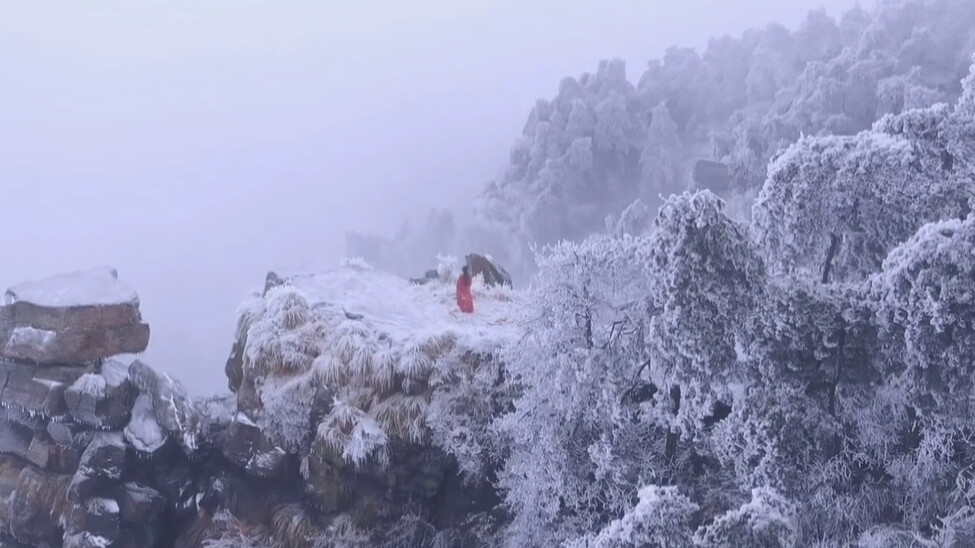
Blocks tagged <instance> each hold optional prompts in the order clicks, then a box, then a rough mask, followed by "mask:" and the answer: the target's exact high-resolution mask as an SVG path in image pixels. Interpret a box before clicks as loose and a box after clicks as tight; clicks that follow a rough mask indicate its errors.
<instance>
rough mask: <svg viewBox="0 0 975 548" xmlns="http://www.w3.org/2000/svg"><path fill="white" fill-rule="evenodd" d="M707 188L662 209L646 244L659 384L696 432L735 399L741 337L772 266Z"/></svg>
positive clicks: (682, 424) (684, 424) (678, 423)
mask: <svg viewBox="0 0 975 548" xmlns="http://www.w3.org/2000/svg"><path fill="white" fill-rule="evenodd" d="M723 206H724V204H723V202H722V201H721V200H720V199H718V198H717V197H716V196H714V195H713V194H711V193H710V192H708V191H703V192H698V193H696V194H686V193H685V194H683V195H681V196H674V197H672V198H671V199H670V200H668V201H667V203H666V204H664V205H663V207H661V208H660V213H659V214H658V216H657V218H656V220H655V221H654V230H653V232H652V233H651V235H650V236H649V238H648V241H647V245H646V246H645V257H644V261H645V262H644V264H645V267H646V268H647V269H648V273H649V277H650V279H651V280H652V281H651V287H650V293H651V295H652V303H653V308H654V311H653V315H652V318H651V320H650V323H649V326H648V331H647V340H648V345H649V348H650V350H651V354H650V356H651V364H650V372H651V376H652V378H653V380H654V382H655V383H656V384H657V385H658V386H661V387H665V388H666V390H667V391H668V392H669V394H670V402H669V405H670V406H672V409H671V411H672V412H673V414H674V417H675V418H674V423H673V424H674V426H675V427H678V428H681V429H685V430H688V431H691V432H693V431H694V430H695V429H696V428H697V427H699V426H700V425H701V421H702V420H703V419H704V417H705V416H707V415H709V414H711V412H712V409H713V407H714V405H715V403H716V402H717V401H720V400H721V399H724V400H725V401H728V399H729V398H730V393H729V386H730V383H731V382H732V381H733V380H734V379H735V378H736V376H737V372H736V367H737V361H738V360H737V354H736V348H737V347H738V339H739V334H738V333H737V328H738V327H739V326H740V325H742V324H741V320H742V319H744V318H746V317H747V316H748V314H749V313H750V312H751V310H752V308H753V307H754V306H755V304H756V302H757V298H758V297H759V295H761V293H762V292H763V290H764V284H765V267H764V264H763V262H762V259H761V257H760V256H759V255H758V250H757V249H756V248H755V246H754V245H753V244H752V242H751V240H750V238H749V235H748V230H747V227H745V226H744V225H742V224H740V223H737V222H735V221H732V220H731V219H729V218H728V217H726V216H725V215H724V213H723V212H722V208H723Z"/></svg>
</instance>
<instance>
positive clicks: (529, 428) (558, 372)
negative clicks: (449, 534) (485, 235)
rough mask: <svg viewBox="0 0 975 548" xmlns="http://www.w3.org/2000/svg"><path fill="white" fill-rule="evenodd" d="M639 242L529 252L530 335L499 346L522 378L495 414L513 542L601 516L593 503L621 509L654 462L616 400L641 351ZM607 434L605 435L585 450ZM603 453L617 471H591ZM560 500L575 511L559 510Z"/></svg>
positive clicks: (548, 539) (576, 528)
mask: <svg viewBox="0 0 975 548" xmlns="http://www.w3.org/2000/svg"><path fill="white" fill-rule="evenodd" d="M638 245H639V240H634V239H632V238H628V237H626V238H621V239H615V238H596V239H591V240H588V241H586V242H584V243H582V244H568V243H566V244H560V245H558V246H555V247H553V248H550V249H548V250H546V252H544V253H542V254H540V255H539V256H538V258H537V260H538V264H539V267H540V273H539V274H540V275H539V282H538V284H537V285H536V286H535V287H533V288H532V291H531V294H530V296H529V300H530V302H531V303H532V308H531V309H530V310H528V311H526V314H525V316H524V317H523V318H521V319H520V320H519V325H520V327H521V328H522V329H523V332H524V333H527V336H525V337H523V338H521V339H517V341H518V342H517V343H515V344H512V345H511V346H509V347H507V348H505V349H504V350H503V351H502V353H501V358H502V361H503V362H504V363H505V364H506V369H507V370H508V371H509V372H510V374H512V375H513V376H514V378H515V379H517V381H516V382H517V384H518V385H519V386H520V388H521V389H522V390H523V392H522V394H521V395H520V397H519V398H517V399H516V400H515V402H514V411H512V412H511V413H509V414H507V415H505V416H504V417H502V419H501V420H500V421H499V423H498V427H499V428H500V430H501V431H502V433H503V435H504V437H505V439H506V443H507V444H508V445H509V446H510V447H511V455H510V457H508V459H507V460H506V461H505V463H504V467H503V470H502V472H501V474H500V485H501V487H502V488H503V489H505V492H506V499H505V500H506V503H507V504H508V505H509V507H511V508H512V510H513V511H514V513H515V519H514V523H513V524H512V526H511V528H510V531H509V535H510V537H511V538H510V543H511V544H513V545H547V544H551V543H552V542H557V541H558V540H560V539H564V538H568V537H570V536H572V535H577V534H579V533H580V532H582V531H585V530H588V529H590V528H591V527H592V526H593V525H594V524H596V523H598V521H599V520H600V517H599V516H600V511H599V510H597V507H602V508H603V509H604V510H608V511H615V510H618V511H620V512H622V511H623V510H624V509H625V508H626V507H628V506H629V505H630V503H631V502H630V499H629V497H630V495H631V493H632V492H633V490H635V488H636V485H635V482H637V481H640V480H641V478H644V477H646V476H647V475H648V474H649V473H650V470H651V469H652V468H653V459H654V455H653V454H652V453H649V452H647V451H638V450H636V447H638V446H639V443H640V441H641V437H642V436H650V435H652V434H651V433H652V429H649V428H648V427H647V426H646V425H644V424H641V423H640V422H639V421H636V420H631V419H635V418H636V417H634V416H633V413H634V410H633V409H629V408H627V409H624V408H621V406H620V393H621V392H622V391H623V390H625V387H628V386H630V385H631V384H632V382H633V375H634V373H635V372H636V371H637V370H638V369H639V368H640V365H639V364H640V362H641V361H642V360H643V359H644V358H643V357H642V356H641V355H640V354H641V352H640V348H641V345H642V341H640V339H639V336H638V334H639V333H640V329H641V327H640V326H641V323H642V318H641V315H640V313H639V311H640V307H639V305H638V302H637V301H636V299H637V295H639V293H640V292H641V291H642V289H643V288H644V287H646V286H645V284H646V281H645V278H644V275H643V273H642V272H641V270H640V268H639V265H638V264H637V262H636V261H635V260H634V259H635V257H636V248H637V246H638ZM604 437H605V440H607V441H606V443H605V447H604V448H603V449H602V450H600V451H596V452H591V451H590V446H591V445H592V444H593V443H596V442H598V441H600V440H602V439H604ZM643 441H645V440H643ZM609 461H612V462H613V466H614V467H615V468H616V470H615V471H614V473H613V474H605V475H601V477H600V479H599V480H597V481H592V480H591V479H587V478H589V476H590V474H595V473H596V472H597V471H598V470H605V469H606V467H607V462H609ZM560 506H564V507H565V508H568V509H571V512H572V513H573V514H574V516H575V517H574V518H572V519H566V520H560V519H559V515H560V511H559V508H560Z"/></svg>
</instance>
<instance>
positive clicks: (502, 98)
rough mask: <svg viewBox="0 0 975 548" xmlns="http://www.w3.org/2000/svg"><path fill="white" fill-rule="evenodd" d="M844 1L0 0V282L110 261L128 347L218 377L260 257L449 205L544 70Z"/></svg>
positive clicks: (477, 174)
mask: <svg viewBox="0 0 975 548" xmlns="http://www.w3.org/2000/svg"><path fill="white" fill-rule="evenodd" d="M854 3H855V2H854V0H784V1H783V0H735V1H729V0H682V1H681V2H679V3H678V2H671V1H669V0H668V1H664V0H660V1H656V0H643V1H639V0H598V1H595V0H592V1H588V2H580V1H577V0H544V1H534V0H532V1H526V0H476V1H474V0H435V1H429V0H426V1H423V2H394V1H384V2H380V1H376V0H356V1H355V2H337V1H321V2H284V1H273V2H271V1H266V2H243V1H210V2H200V1H199V0H193V1H185V2H184V1H172V0H170V1H165V2H157V1H148V0H142V1H140V2H121V1H118V2H107V1H93V2H76V1H62V2H53V1H52V2H44V1H40V0H35V1H30V2H20V1H17V0H0V235H2V238H0V257H2V258H0V290H2V288H6V287H8V286H10V285H12V284H14V283H16V282H19V281H22V280H25V279H30V278H35V277H40V276H45V275H49V274H56V273H60V272H64V271H71V270H77V269H82V268H90V267H94V266H99V265H111V266H114V267H116V268H118V270H119V276H120V278H122V279H124V280H125V281H126V282H128V283H130V284H131V285H132V286H133V287H134V288H135V289H136V290H137V291H138V292H139V294H140V296H141V298H142V309H143V316H144V317H145V318H146V320H147V321H148V322H149V323H150V324H151V326H152V332H153V333H152V340H151V343H150V347H149V350H148V352H147V353H146V359H147V361H148V362H149V363H150V364H152V365H153V366H155V367H157V368H159V369H162V370H165V371H168V372H170V373H171V374H173V375H174V376H176V377H178V378H180V379H182V380H183V381H184V382H185V383H186V385H187V387H188V388H189V390H190V391H191V392H192V393H194V394H207V393H214V392H217V391H220V390H223V387H224V386H225V385H226V380H225V377H224V373H223V366H224V362H225V360H226V356H227V354H228V351H229V349H230V345H231V342H232V334H233V325H234V320H235V309H236V307H237V305H238V304H239V303H240V301H241V300H242V298H243V296H244V295H245V294H246V292H247V291H248V290H250V289H253V288H256V287H259V286H261V285H262V284H263V279H264V276H265V274H266V272H267V271H268V270H279V271H283V272H293V271H296V270H310V269H316V268H325V267H330V266H333V265H335V264H337V262H338V260H339V258H340V257H341V256H342V255H343V252H344V232H345V231H346V230H349V229H354V230H360V231H367V232H375V233H381V234H389V233H391V232H393V231H394V230H395V229H396V227H397V226H398V225H399V224H400V223H401V222H402V220H403V219H404V218H405V217H414V218H416V217H422V216H424V215H425V213H426V211H427V210H428V209H429V208H430V207H447V208H451V209H454V210H456V211H459V212H463V213H466V212H467V211H469V210H470V205H471V203H472V199H473V197H474V195H475V194H476V193H477V191H478V190H479V189H480V187H481V186H482V185H483V183H484V182H486V181H487V180H488V179H490V178H491V177H493V176H494V175H495V174H497V173H498V172H499V171H500V169H501V168H502V167H503V165H504V164H505V162H506V160H507V155H508V150H509V147H510V145H512V144H513V143H514V140H515V138H516V137H517V136H518V135H519V133H520V131H521V129H522V126H523V125H524V122H525V119H526V117H527V114H528V111H529V110H530V108H531V106H532V105H533V104H534V102H535V100H536V99H537V98H540V97H546V98H549V97H552V96H554V95H555V94H556V93H557V91H558V84H559V80H560V79H561V78H562V77H564V76H567V75H573V76H578V75H579V74H581V73H582V72H586V71H594V70H595V68H596V65H597V63H598V61H599V60H600V59H603V58H609V57H620V58H623V59H624V60H625V61H626V62H627V74H628V76H629V78H630V79H631V80H636V79H638V78H639V75H640V74H641V73H642V71H643V68H644V67H645V66H646V62H647V61H648V60H649V59H650V58H652V57H659V56H660V55H661V54H662V53H663V51H664V49H665V48H666V47H668V46H672V45H680V46H703V45H704V44H705V43H706V40H707V39H708V38H709V37H712V36H717V35H722V34H733V35H737V34H739V33H740V32H741V31H742V30H744V29H746V28H749V27H757V26H764V25H765V24H766V23H768V22H771V21H778V22H781V23H783V24H786V25H787V26H789V27H792V28H794V27H795V26H796V25H797V24H798V22H799V21H801V19H802V17H803V16H804V15H805V13H806V12H807V11H808V10H809V9H813V8H816V7H820V6H824V7H826V8H827V11H828V12H829V13H830V14H831V15H833V16H838V15H839V14H840V13H841V12H842V10H845V9H847V8H849V7H850V6H852V5H854ZM678 4H679V5H678Z"/></svg>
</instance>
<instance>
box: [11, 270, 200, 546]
mask: <svg viewBox="0 0 975 548" xmlns="http://www.w3.org/2000/svg"><path fill="white" fill-rule="evenodd" d="M148 340H149V326H148V325H147V324H145V323H143V322H142V318H141V315H140V312H139V299H138V297H137V296H136V294H135V292H134V291H132V290H131V289H130V288H128V287H127V286H126V285H124V284H123V283H121V282H120V281H119V280H118V276H117V274H116V272H115V271H114V270H110V269H99V270H93V271H89V272H78V273H73V274H68V275H62V276H56V277H54V278H50V279H47V280H41V281H38V282H31V283H25V284H21V285H18V286H16V287H14V288H11V289H10V290H8V291H7V292H6V295H5V297H4V303H3V305H2V306H0V402H2V410H0V545H6V544H10V545H13V546H17V545H27V546H61V545H63V546H70V547H101V546H132V547H144V546H154V545H160V543H162V542H166V541H167V538H169V537H172V534H171V533H170V532H168V531H167V530H165V529H164V527H163V525H164V522H165V521H167V520H171V519H173V518H176V517H177V513H178V512H177V508H178V506H179V503H180V500H179V498H180V496H182V495H181V494H180V492H184V491H188V490H190V489H187V488H188V487H189V482H183V483H184V484H183V485H180V486H178V487H177V489H175V490H172V489H171V490H170V491H171V492H170V493H168V494H167V493H164V492H161V491H160V490H159V486H160V482H158V481H156V480H155V478H153V477H151V475H149V474H147V473H146V471H147V470H149V469H151V468H152V465H151V464H149V463H148V462H147V461H146V460H144V459H150V458H152V456H153V452H154V451H148V452H146V451H144V450H145V446H144V445H140V444H133V443H132V442H131V441H130V440H131V439H133V436H132V435H131V433H132V432H138V433H140V434H142V433H144V431H145V430H147V428H150V429H151V425H152V424H156V423H158V422H162V424H164V425H167V426H171V425H172V422H171V421H170V422H167V420H168V419H169V418H170V417H171V416H174V415H179V413H182V414H183V415H181V419H182V420H183V422H184V423H186V424H188V425H190V427H189V428H183V425H182V424H181V425H179V427H176V428H174V429H173V428H171V429H170V430H168V431H167V430H165V429H164V428H161V429H160V436H159V439H157V440H156V443H157V445H156V446H155V447H154V450H155V451H156V452H158V451H161V450H162V449H163V448H164V447H165V446H166V443H165V440H166V437H167V436H170V435H171V434H172V431H173V430H178V431H179V433H178V435H177V436H176V439H177V440H178V443H177V444H178V445H192V444H187V443H185V442H184V441H183V440H184V439H185V438H192V435H190V434H188V432H191V431H193V428H194V426H195V425H196V424H197V423H198V422H199V421H196V422H194V421H193V420H191V419H188V418H186V416H185V415H187V414H189V415H195V413H196V412H195V409H194V410H192V411H189V412H187V411H186V409H184V408H182V407H181V404H183V405H186V400H180V399H179V398H176V397H173V396H172V395H171V394H172V393H173V392H179V390H178V389H169V390H168V391H167V390H166V389H165V388H163V387H161V385H165V384H166V383H158V382H157V383H155V384H153V383H152V382H146V381H144V379H146V378H147V377H149V378H158V375H156V374H155V373H154V372H151V370H148V368H147V367H146V366H144V365H142V364H140V363H139V362H135V363H133V364H132V365H131V366H130V365H126V364H124V363H121V362H119V361H115V360H113V359H110V358H111V357H112V356H114V355H116V354H123V353H125V354H128V353H137V352H141V351H142V350H144V349H145V348H146V346H147V344H148ZM147 371H148V372H147ZM136 402H143V406H142V407H138V406H137V407H136V409H135V411H136V413H133V406H134V405H135V403H136ZM146 406H148V409H149V410H150V417H149V418H148V419H147V418H146V417H144V416H142V415H141V414H140V413H141V412H142V410H143V409H145V408H146ZM147 424H148V425H149V426H147ZM157 428H158V427H157ZM173 453H175V451H174V452H173ZM188 455H189V453H184V454H182V455H175V456H171V457H169V458H168V459H167V460H166V461H165V463H166V466H167V468H168V467H169V466H171V465H172V464H174V463H179V462H188ZM139 456H142V457H143V459H140V458H138V457H139ZM177 481H178V480H177Z"/></svg>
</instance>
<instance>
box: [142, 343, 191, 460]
mask: <svg viewBox="0 0 975 548" xmlns="http://www.w3.org/2000/svg"><path fill="white" fill-rule="evenodd" d="M129 378H130V379H131V381H132V384H134V385H135V386H136V387H137V388H138V389H139V391H140V392H141V393H142V394H145V395H148V396H149V397H150V399H151V400H152V409H153V414H154V416H155V418H156V421H157V423H158V424H159V426H161V427H162V428H163V430H165V431H166V432H168V433H170V434H173V435H174V436H175V437H176V439H177V440H178V441H179V442H180V445H181V446H182V447H183V449H184V450H185V451H187V452H192V451H194V450H196V448H197V444H198V441H199V440H198V439H197V434H198V429H199V422H200V418H199V416H198V415H197V410H196V407H195V406H194V405H193V402H192V401H191V400H190V397H189V395H188V394H187V393H186V388H184V387H183V384H182V383H180V382H179V381H177V380H174V379H173V378H171V377H170V376H169V375H167V374H165V373H157V372H156V371H155V370H154V369H152V368H151V367H149V366H148V365H146V364H144V363H142V362H140V361H139V360H135V361H134V362H132V365H130V366H129Z"/></svg>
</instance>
